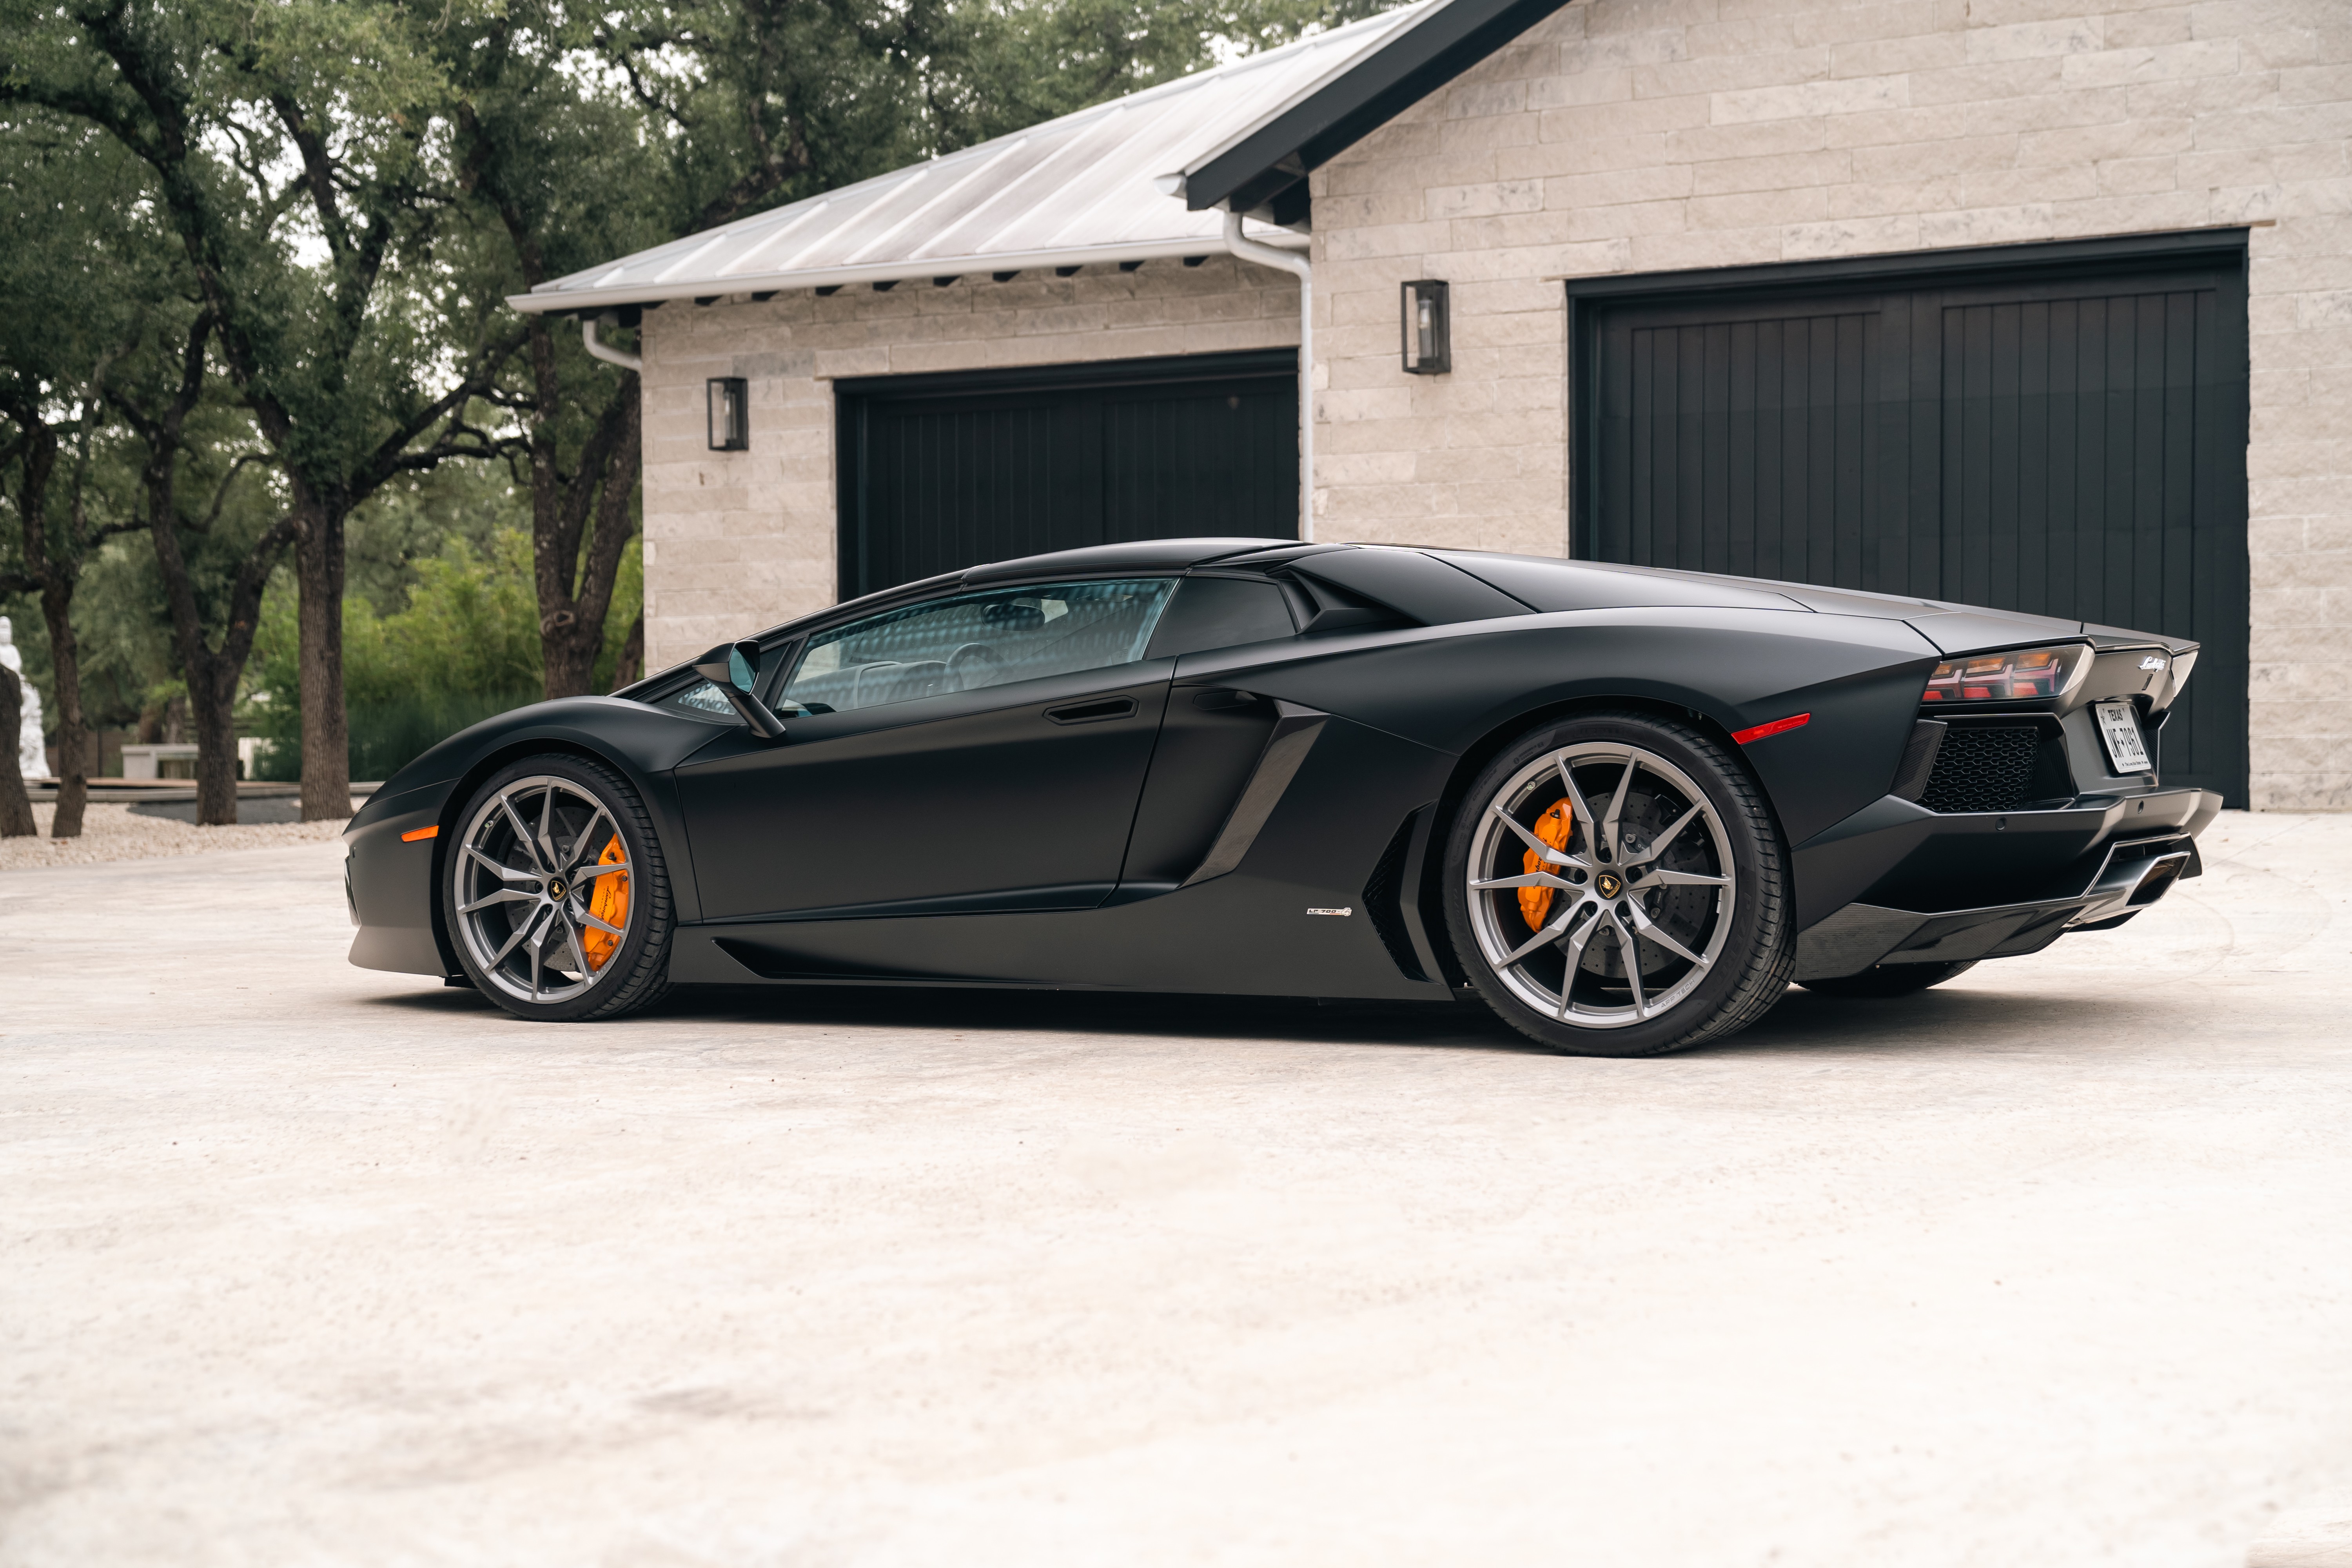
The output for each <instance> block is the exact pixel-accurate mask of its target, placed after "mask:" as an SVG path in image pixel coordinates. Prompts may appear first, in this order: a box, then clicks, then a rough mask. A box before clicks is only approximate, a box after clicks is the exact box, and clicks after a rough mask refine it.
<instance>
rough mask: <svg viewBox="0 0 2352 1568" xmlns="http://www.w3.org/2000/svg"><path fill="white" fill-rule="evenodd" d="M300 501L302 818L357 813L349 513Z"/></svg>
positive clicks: (296, 571) (297, 568)
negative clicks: (349, 654) (348, 656)
mask: <svg viewBox="0 0 2352 1568" xmlns="http://www.w3.org/2000/svg"><path fill="white" fill-rule="evenodd" d="M299 512H300V515H299V521H298V523H297V525H296V532H295V536H294V580H295V584H296V585H297V587H299V590H300V595H301V597H300V605H299V625H300V627H301V634H302V635H301V654H300V664H301V675H302V820H303V821H305V822H330V821H335V820H339V819H341V818H342V817H346V816H351V814H352V752H351V744H352V742H351V719H350V715H349V714H348V713H346V712H345V711H344V709H343V517H342V514H341V512H340V511H337V510H334V509H333V508H332V507H331V506H327V505H324V504H321V503H320V501H318V500H305V501H303V502H301V503H299Z"/></svg>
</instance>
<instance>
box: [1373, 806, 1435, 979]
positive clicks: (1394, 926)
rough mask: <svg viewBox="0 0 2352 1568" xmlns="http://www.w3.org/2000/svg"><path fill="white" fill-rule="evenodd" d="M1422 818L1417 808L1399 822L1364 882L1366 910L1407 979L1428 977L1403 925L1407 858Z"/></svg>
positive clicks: (1374, 928) (1382, 943) (1392, 959)
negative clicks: (1413, 831)
mask: <svg viewBox="0 0 2352 1568" xmlns="http://www.w3.org/2000/svg"><path fill="white" fill-rule="evenodd" d="M1426 809H1427V808H1426V807H1423V810H1426ZM1420 820H1421V812H1419V811H1416V812H1413V813H1412V815H1410V816H1407V817H1406V818H1405V819H1404V821H1402V823H1400V824H1398V825H1397V830H1396V837H1393V838H1391V839H1390V840H1389V847H1388V848H1387V849H1386V850H1385V851H1383V852H1382V853H1381V862H1380V864H1379V865H1377V866H1375V867H1373V868H1372V879H1371V880H1370V881H1369V882H1367V883H1365V884H1364V912H1365V913H1366V914H1368V915H1370V916H1371V918H1372V930H1374V931H1377V932H1379V933H1380V938H1381V946H1382V947H1385V948H1387V949H1388V950H1389V958H1390V959H1391V961H1392V962H1393V963H1395V964H1396V966H1397V968H1398V969H1399V970H1401V971H1402V973H1403V974H1404V977H1405V978H1406V979H1407V980H1426V979H1428V978H1429V976H1427V975H1426V974H1423V973H1422V972H1421V961H1420V960H1419V959H1417V958H1415V957H1414V956H1413V953H1412V937H1411V936H1409V935H1407V934H1406V932H1405V929H1404V898H1403V893H1404V888H1403V879H1404V858H1405V852H1406V850H1407V849H1408V848H1409V847H1411V846H1412V827H1413V824H1414V823H1416V822H1418V821H1420Z"/></svg>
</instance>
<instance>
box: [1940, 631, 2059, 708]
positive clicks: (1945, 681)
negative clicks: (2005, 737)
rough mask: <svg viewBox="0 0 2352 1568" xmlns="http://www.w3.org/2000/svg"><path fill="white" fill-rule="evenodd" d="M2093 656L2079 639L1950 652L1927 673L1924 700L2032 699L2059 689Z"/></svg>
mask: <svg viewBox="0 0 2352 1568" xmlns="http://www.w3.org/2000/svg"><path fill="white" fill-rule="evenodd" d="M2090 657H2091V650H2090V649H2089V648H2087V647H2082V646H2081V645H2079V644H2076V645H2074V646H2071V647H2033V648H2021V649H2020V650H2018V651H2017V652H2014V653H1985V654H1977V655H1974V656H1972V657H1970V658H1949V659H1946V660H1945V661H1944V662H1943V663H1941V664H1939V665H1937V667H1936V669H1935V673H1933V674H1932V675H1930V676H1928V677H1927V693H1926V694H1925V695H1924V696H1922V697H1921V698H1920V700H1921V701H1922V702H1932V703H1936V704H1937V705H1939V706H1941V705H1945V704H1950V703H1959V702H2027V701H2032V700H2037V699H2048V698H2053V697H2056V696H2058V695H2060V694H2061V693H2063V691H2064V690H2065V689H2067V687H2068V686H2070V685H2072V684H2073V683H2074V675H2075V672H2076V671H2077V670H2080V669H2081V668H2083V666H2084V663H2085V662H2087V661H2088V660H2089V658H2090Z"/></svg>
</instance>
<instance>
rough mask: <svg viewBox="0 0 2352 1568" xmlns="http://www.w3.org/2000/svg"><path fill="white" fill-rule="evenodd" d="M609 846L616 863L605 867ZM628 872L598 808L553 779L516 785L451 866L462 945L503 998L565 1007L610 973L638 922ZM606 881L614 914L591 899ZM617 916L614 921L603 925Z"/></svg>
mask: <svg viewBox="0 0 2352 1568" xmlns="http://www.w3.org/2000/svg"><path fill="white" fill-rule="evenodd" d="M614 846H620V856H621V858H618V859H614V860H606V859H603V858H601V857H602V856H603V855H604V854H607V853H610V852H611V848H612V847H614ZM629 869H630V866H629V860H628V856H627V848H626V846H625V844H624V843H623V841H622V840H621V838H620V836H619V832H618V829H617V825H616V824H615V823H614V820H613V814H612V813H611V812H610V811H607V810H606V809H605V808H604V803H603V802H602V801H600V800H598V799H597V798H596V797H595V796H594V795H590V794H588V793H587V792H586V791H584V790H583V789H582V788H581V787H580V785H578V784H575V783H573V782H572V780H570V779H565V778H558V777H555V776H554V775H552V774H548V773H541V774H539V775H537V776H535V777H531V778H522V779H517V780H515V781H514V782H513V783H511V784H508V785H506V786H505V787H504V788H502V789H500V790H499V792H498V793H497V794H496V795H491V796H490V798H489V799H488V800H486V801H484V802H483V803H482V804H481V805H480V806H479V807H478V809H477V810H476V811H475V813H474V816H473V818H472V820H470V821H469V822H467V824H466V826H465V830H464V832H463V833H462V834H461V835H460V836H459V837H458V840H457V853H456V854H455V855H454V856H452V857H451V860H450V872H449V874H450V876H451V877H452V878H453V879H455V881H456V889H455V890H456V892H457V898H456V899H455V900H452V907H453V908H455V909H456V910H457V925H458V929H459V931H460V939H461V940H462V941H463V942H465V944H466V951H467V952H468V953H469V954H471V955H472V957H473V960H474V963H475V964H476V965H477V966H478V968H479V969H480V971H481V973H483V974H484V975H486V976H488V979H489V981H490V983H491V984H494V985H496V986H498V987H499V990H501V991H503V992H505V993H506V994H508V995H509V996H512V997H514V998H516V999H517V1000H518V1001H522V1002H532V1003H540V1004H546V1003H551V1002H567V1001H570V1000H571V999H572V997H575V996H578V995H580V994H583V992H585V991H587V990H588V989H589V988H590V987H591V986H593V985H594V984H597V983H598V982H599V981H601V980H603V979H604V977H605V975H607V974H609V973H612V972H613V971H614V969H615V968H617V967H618V965H617V964H616V963H614V960H615V959H617V958H618V957H619V955H620V952H621V949H622V946H623V944H624V943H625V942H626V941H627V938H628V934H629V931H630V930H631V929H632V927H633V925H634V923H635V920H636V918H637V904H638V900H637V898H636V897H635V892H636V889H634V888H631V887H630V886H629V885H628V875H629ZM612 877H619V878H621V879H622V880H621V882H619V883H618V884H616V885H615V887H616V889H617V890H618V892H619V893H620V894H621V897H620V899H619V900H618V901H619V903H620V908H619V909H618V910H617V911H616V910H614V909H613V908H612V905H613V904H614V902H615V900H614V897H613V896H612V895H610V894H606V895H605V896H604V898H603V899H602V900H600V899H599V897H598V895H599V893H600V892H602V891H603V888H604V879H608V878H612ZM600 901H601V902H602V903H603V904H604V906H605V908H604V912H603V913H600V912H599V911H598V909H597V907H596V906H597V905H598V904H599V902H600ZM615 912H617V913H618V914H619V916H620V919H619V920H618V921H612V920H609V919H607V918H605V917H606V915H609V914H612V913H615ZM592 949H593V950H595V951H594V952H592V951H591V950H592Z"/></svg>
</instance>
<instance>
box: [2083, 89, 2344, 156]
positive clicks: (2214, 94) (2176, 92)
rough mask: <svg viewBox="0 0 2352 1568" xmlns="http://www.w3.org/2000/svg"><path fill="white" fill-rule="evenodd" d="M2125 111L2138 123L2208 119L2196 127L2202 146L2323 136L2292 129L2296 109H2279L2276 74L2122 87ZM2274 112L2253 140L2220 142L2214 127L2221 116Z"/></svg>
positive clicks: (2302, 139) (2316, 130)
mask: <svg viewBox="0 0 2352 1568" xmlns="http://www.w3.org/2000/svg"><path fill="white" fill-rule="evenodd" d="M2123 94H2124V109H2125V111H2126V114H2127V115H2128V116H2129V117H2130V118H2132V119H2135V120H2161V119H2179V118H2191V119H2200V120H2202V121H2205V123H2204V124H2200V126H2199V127H2198V136H2197V145H2198V146H2199V147H2200V148H2210V147H2231V146H2244V145H2249V144H2251V143H2252V142H2260V143H2263V144H2264V145H2268V144H2271V143H2274V142H2308V141H2310V140H2312V139H2313V138H2314V137H2315V136H2325V135H2326V134H2328V132H2327V131H2326V129H2324V128H2322V129H2315V130H2308V131H2305V132H2303V134H2301V135H2299V136H2298V135H2295V134H2294V133H2293V132H2291V131H2290V129H2289V123H2290V121H2289V117H2291V116H2292V115H2294V113H2296V112H2298V111H2297V110H2283V111H2281V106H2280V103H2279V96H2278V73H2277V72H2275V71H2254V72H2252V73H2243V72H2242V73H2240V74H2239V75H2236V76H2210V77H2188V78H2178V79H2171V80H2167V81H2146V82H2135V83H2133V84H2132V85H2131V86H2129V87H2126V88H2125V89H2123ZM2259 110H2273V111H2279V112H2274V113H2273V115H2272V116H2271V117H2270V118H2268V119H2267V120H2265V121H2261V122H2260V124H2261V128H2260V129H2259V130H2258V131H2256V132H2254V133H2253V135H2252V137H2251V138H2247V139H2242V140H2230V141H2217V140H2216V139H2215V138H2214V137H2213V135H2212V134H2211V132H2210V127H2211V126H2212V125H2214V124H2216V123H2218V122H2220V121H2221V120H2222V118H2223V117H2225V116H2230V115H2238V114H2252V113H2255V112H2257V111H2259Z"/></svg>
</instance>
